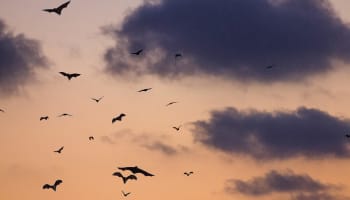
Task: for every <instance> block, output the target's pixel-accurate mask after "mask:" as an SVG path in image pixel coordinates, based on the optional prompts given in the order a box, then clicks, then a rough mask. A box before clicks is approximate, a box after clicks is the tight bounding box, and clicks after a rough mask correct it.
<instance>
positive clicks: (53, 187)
mask: <svg viewBox="0 0 350 200" xmlns="http://www.w3.org/2000/svg"><path fill="white" fill-rule="evenodd" d="M61 183H62V180H56V182H55V183H54V184H53V185H49V184H45V185H44V186H43V189H52V190H53V191H55V192H56V187H57V186H58V185H59V184H61Z"/></svg>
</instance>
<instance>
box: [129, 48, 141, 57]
mask: <svg viewBox="0 0 350 200" xmlns="http://www.w3.org/2000/svg"><path fill="white" fill-rule="evenodd" d="M142 51H143V49H140V50H138V51H135V52H131V54H133V55H137V56H138V55H140V54H141V53H142Z"/></svg>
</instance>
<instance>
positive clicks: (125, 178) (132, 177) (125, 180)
mask: <svg viewBox="0 0 350 200" xmlns="http://www.w3.org/2000/svg"><path fill="white" fill-rule="evenodd" d="M112 175H113V176H118V177H120V178H122V179H123V183H124V184H125V183H126V182H127V181H128V180H137V177H136V176H135V175H133V174H131V175H129V176H126V177H124V176H123V174H122V173H120V172H114V173H113V174H112Z"/></svg>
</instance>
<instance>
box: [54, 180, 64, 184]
mask: <svg viewBox="0 0 350 200" xmlns="http://www.w3.org/2000/svg"><path fill="white" fill-rule="evenodd" d="M61 183H63V181H62V180H60V179H58V180H56V182H55V184H54V186H58V185H59V184H61Z"/></svg>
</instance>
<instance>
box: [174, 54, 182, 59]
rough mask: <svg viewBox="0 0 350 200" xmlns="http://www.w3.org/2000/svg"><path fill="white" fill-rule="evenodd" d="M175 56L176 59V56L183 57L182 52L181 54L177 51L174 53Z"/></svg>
mask: <svg viewBox="0 0 350 200" xmlns="http://www.w3.org/2000/svg"><path fill="white" fill-rule="evenodd" d="M174 57H175V59H176V58H180V57H182V54H181V53H176V54H175V55H174Z"/></svg>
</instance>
